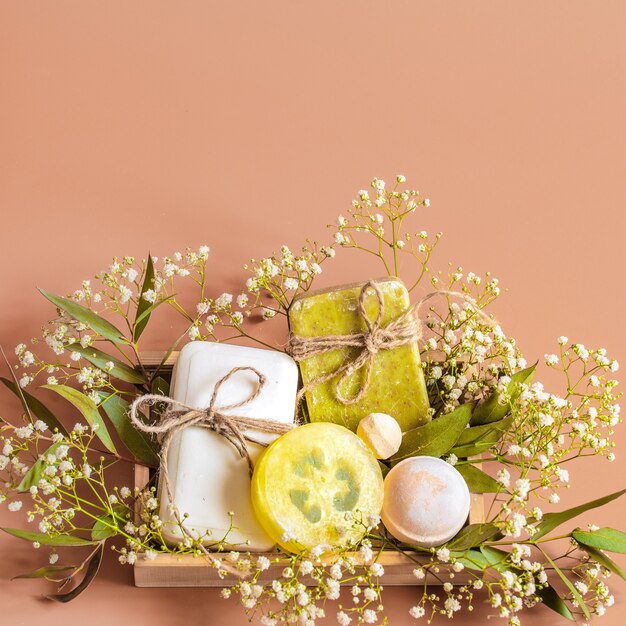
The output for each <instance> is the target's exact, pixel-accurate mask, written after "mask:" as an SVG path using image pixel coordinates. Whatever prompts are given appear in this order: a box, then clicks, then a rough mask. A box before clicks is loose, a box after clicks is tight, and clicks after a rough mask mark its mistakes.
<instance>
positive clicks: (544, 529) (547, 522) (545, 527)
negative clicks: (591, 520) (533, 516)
mask: <svg viewBox="0 0 626 626" xmlns="http://www.w3.org/2000/svg"><path fill="white" fill-rule="evenodd" d="M624 493H626V489H622V490H621V491H616V492H615V493H611V494H609V495H608V496H604V497H603V498H598V499H597V500H592V501H591V502H587V503H586V504H581V505H579V506H575V507H573V508H571V509H566V510H565V511H560V512H558V513H546V514H545V515H544V516H543V519H542V520H541V522H540V523H539V524H538V525H537V526H536V529H537V530H536V532H535V534H534V535H533V541H536V540H537V539H540V538H541V537H543V536H544V535H547V534H548V533H549V532H551V531H552V530H554V529H555V528H556V527H557V526H560V525H561V524H563V523H564V522H567V521H568V520H570V519H572V518H573V517H576V516H577V515H580V514H581V513H584V512H585V511H589V510H590V509H595V508H597V507H599V506H604V505H605V504H608V503H609V502H611V501H613V500H616V499H617V498H619V497H620V496H621V495H623V494H624Z"/></svg>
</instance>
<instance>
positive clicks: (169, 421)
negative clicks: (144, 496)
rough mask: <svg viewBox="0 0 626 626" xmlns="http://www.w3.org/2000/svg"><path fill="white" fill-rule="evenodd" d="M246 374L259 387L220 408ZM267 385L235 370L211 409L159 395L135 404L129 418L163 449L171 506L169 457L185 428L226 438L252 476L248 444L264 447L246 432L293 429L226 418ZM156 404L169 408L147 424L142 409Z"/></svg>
mask: <svg viewBox="0 0 626 626" xmlns="http://www.w3.org/2000/svg"><path fill="white" fill-rule="evenodd" d="M243 371H249V372H252V373H253V374H254V375H255V376H256V378H257V385H256V388H255V389H254V391H253V392H252V393H251V394H250V395H249V396H248V397H247V398H244V399H243V400H241V401H240V402H235V403H232V404H223V405H219V406H218V405H217V399H218V396H219V391H220V388H221V387H222V385H223V384H224V383H225V382H226V381H227V380H229V379H230V378H232V377H233V376H234V375H235V374H236V373H237V372H243ZM265 383H266V378H265V376H263V374H261V372H259V371H258V370H257V369H255V368H254V367H247V366H246V367H235V368H233V369H232V370H230V372H228V373H227V374H226V375H225V376H224V377H223V378H221V379H220V380H219V381H218V382H217V383H216V384H215V387H214V388H213V394H212V395H211V400H210V402H209V406H208V407H207V408H206V409H198V408H197V407H193V406H189V405H187V404H184V403H183V402H179V401H178V400H174V399H173V398H169V397H167V396H161V395H157V394H147V395H145V396H140V397H139V398H137V399H136V400H135V401H134V402H133V403H132V405H131V407H130V412H129V415H130V420H131V422H132V423H133V425H134V426H135V428H137V429H138V430H140V431H142V432H144V433H150V434H156V435H157V436H158V438H159V442H160V443H161V450H160V452H159V456H160V458H161V470H160V471H161V480H162V481H163V484H164V486H165V491H166V493H167V497H168V499H169V502H170V505H173V503H174V497H173V493H172V487H171V484H170V477H169V471H168V455H169V450H170V446H171V444H172V440H173V438H174V437H175V436H176V435H177V434H178V433H180V432H181V431H182V430H184V429H185V428H188V427H190V426H197V427H200V428H206V429H208V430H211V431H213V432H216V433H218V434H219V435H221V436H222V437H224V439H226V441H228V442H229V443H230V444H231V445H232V446H233V447H234V448H235V450H236V451H237V452H238V453H239V455H240V456H241V457H242V458H244V459H246V462H247V465H248V471H249V472H250V475H252V471H253V469H254V468H253V464H252V459H251V458H250V453H249V451H248V446H247V444H246V442H247V441H251V442H253V443H257V444H260V445H265V444H263V443H262V442H260V441H258V440H256V439H254V438H253V437H251V436H250V435H249V434H248V433H247V432H245V430H246V429H248V428H250V429H254V430H256V431H260V432H264V433H272V434H277V435H282V434H284V433H286V432H288V431H289V430H291V429H292V428H293V425H292V424H284V423H282V422H276V421H274V420H261V419H254V418H250V417H241V416H234V415H226V413H225V411H232V410H233V409H238V408H240V407H243V406H246V405H247V404H249V403H250V402H252V401H253V400H255V399H256V398H257V397H258V396H259V395H260V393H261V391H262V390H263V387H264V386H265ZM157 403H163V404H166V405H168V406H169V408H168V409H167V410H166V411H165V412H164V413H163V414H162V415H161V419H160V420H159V423H158V424H146V423H145V422H144V421H143V420H142V419H141V418H140V412H141V409H142V408H143V407H145V406H152V405H153V404H157ZM173 513H174V516H175V518H176V521H177V522H178V524H179V526H180V528H181V529H182V530H183V531H185V532H186V534H188V535H189V536H191V537H193V534H192V533H190V532H189V531H187V529H186V528H185V527H184V525H183V522H182V519H181V517H180V514H179V512H178V511H177V510H176V507H175V506H173ZM200 547H201V549H203V551H204V552H205V554H207V555H208V554H209V553H208V551H207V550H206V549H204V548H203V546H200Z"/></svg>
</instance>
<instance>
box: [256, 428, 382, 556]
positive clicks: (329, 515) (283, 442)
mask: <svg viewBox="0 0 626 626" xmlns="http://www.w3.org/2000/svg"><path fill="white" fill-rule="evenodd" d="M383 493H384V491H383V476H382V472H381V471H380V467H379V465H378V461H377V460H376V459H375V457H374V455H373V454H372V452H371V451H370V450H369V449H368V448H367V446H366V445H365V444H364V443H363V442H362V441H361V440H360V439H359V438H358V437H357V436H356V435H355V434H354V433H353V432H352V431H350V430H348V429H347V428H344V427H343V426H339V425H338V424H332V423H330V422H315V423H312V424H305V425H304V426H299V427H298V428H295V429H294V430H291V431H289V432H288V433H287V434H285V435H283V436H282V437H279V438H278V439H277V440H276V441H274V443H272V444H271V445H270V446H269V447H268V448H267V449H266V450H265V452H264V453H263V455H262V456H261V458H260V459H259V461H258V462H257V464H256V467H255V470H254V475H253V477H252V506H253V508H254V513H255V515H256V516H257V519H258V520H259V523H260V524H261V526H263V528H264V529H265V532H266V533H267V534H268V535H269V536H270V537H271V538H272V539H273V540H274V541H275V542H276V543H277V544H279V545H280V546H281V547H282V548H284V549H285V550H287V551H289V552H300V551H301V550H305V549H310V548H313V547H314V546H318V545H341V544H345V543H348V542H349V541H356V540H358V539H360V538H361V536H362V535H363V533H364V528H363V527H362V526H359V525H356V524H355V523H354V522H353V521H350V517H352V518H353V519H356V520H358V519H363V520H365V522H366V524H367V520H368V518H369V517H370V516H372V515H376V516H377V515H379V513H380V510H381V508H382V504H383ZM347 514H352V515H351V516H350V515H347Z"/></svg>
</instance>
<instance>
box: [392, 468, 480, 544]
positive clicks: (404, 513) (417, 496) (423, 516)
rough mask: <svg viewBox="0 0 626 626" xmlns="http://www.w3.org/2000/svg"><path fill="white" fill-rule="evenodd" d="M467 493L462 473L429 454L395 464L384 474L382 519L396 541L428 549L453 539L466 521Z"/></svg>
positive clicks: (467, 511) (467, 508) (468, 504)
mask: <svg viewBox="0 0 626 626" xmlns="http://www.w3.org/2000/svg"><path fill="white" fill-rule="evenodd" d="M469 509H470V494H469V489H468V488H467V483H466V482H465V479H464V478H463V476H461V474H460V473H459V472H458V471H457V470H456V469H455V468H454V467H453V466H452V465H450V464H449V463H446V462H445V461H442V460H441V459H437V458H435V457H431V456H414V457H411V458H408V459H405V460H404V461H401V462H400V463H398V464H397V465H396V466H395V467H393V468H392V469H391V471H390V472H389V473H388V474H387V476H386V477H385V499H384V503H383V510H382V513H381V518H382V521H383V524H384V525H385V527H386V528H387V530H388V531H389V532H390V533H391V534H392V535H393V536H394V537H395V538H396V539H398V540H400V541H403V542H405V543H408V544H413V545H416V546H422V547H425V548H431V547H433V546H439V545H441V544H442V543H445V542H446V541H448V540H450V539H452V537H454V536H455V535H456V534H457V533H458V532H459V530H461V528H462V527H463V525H464V524H465V521H466V520H467V516H468V514H469Z"/></svg>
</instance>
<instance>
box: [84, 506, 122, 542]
mask: <svg viewBox="0 0 626 626" xmlns="http://www.w3.org/2000/svg"><path fill="white" fill-rule="evenodd" d="M124 513H126V507H125V506H116V507H114V508H113V513H107V514H106V515H101V516H100V517H99V518H98V519H97V520H96V522H95V524H94V525H93V527H92V528H91V538H92V539H93V540H94V541H102V540H103V539H107V538H109V537H112V536H113V535H117V533H118V532H119V526H118V520H120V521H123V522H124V523H126V519H125V517H124Z"/></svg>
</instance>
